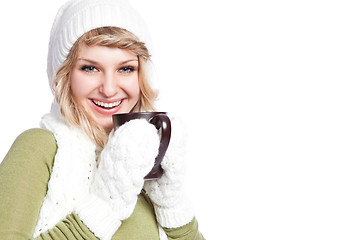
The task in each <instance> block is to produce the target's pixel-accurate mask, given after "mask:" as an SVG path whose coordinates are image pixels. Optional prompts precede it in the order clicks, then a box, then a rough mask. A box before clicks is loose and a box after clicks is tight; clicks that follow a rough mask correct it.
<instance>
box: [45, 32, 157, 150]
mask: <svg viewBox="0 0 360 240" xmlns="http://www.w3.org/2000/svg"><path fill="white" fill-rule="evenodd" d="M81 43H85V44H86V45H88V46H95V45H99V46H107V47H115V48H120V49H126V50H129V51H131V52H132V53H134V54H135V55H137V56H138V59H139V87H140V98H139V101H138V102H137V103H136V105H135V106H134V108H133V109H132V110H131V112H141V111H155V101H156V99H157V96H158V93H157V91H155V90H154V89H152V88H151V85H150V79H149V73H148V71H147V69H146V68H147V66H148V65H149V64H151V61H150V54H149V51H148V49H147V48H146V46H145V44H144V43H143V42H140V41H139V39H138V38H137V37H136V36H135V35H134V34H132V33H131V32H129V31H127V30H125V29H122V28H117V27H101V28H96V29H93V30H91V31H89V32H87V33H85V34H84V35H82V36H81V37H80V38H79V39H78V40H77V41H76V42H75V44H74V45H73V47H72V48H71V50H70V52H69V55H68V56H67V58H66V60H65V61H64V63H63V64H62V66H61V67H60V69H59V71H58V72H57V74H56V77H55V81H54V85H53V86H52V88H53V90H54V93H55V100H56V101H57V103H58V104H59V105H60V110H61V114H62V115H63V116H64V118H65V119H66V120H67V122H68V123H69V124H71V125H74V126H79V127H81V128H82V129H83V130H84V131H85V132H86V134H87V135H88V136H89V137H90V139H92V140H93V142H94V143H96V144H97V145H98V146H99V147H101V148H103V147H104V146H105V144H106V142H107V138H108V134H109V133H108V132H106V130H105V129H104V128H103V127H102V126H100V125H98V124H97V123H96V122H95V121H94V120H93V119H92V118H91V117H90V116H89V115H88V114H87V113H86V112H85V111H84V109H83V108H82V107H81V106H80V105H79V104H77V103H76V102H75V100H74V98H73V96H72V94H71V87H70V81H71V79H70V73H71V70H72V69H73V67H74V65H75V62H76V59H77V57H78V52H79V48H80V44H81Z"/></svg>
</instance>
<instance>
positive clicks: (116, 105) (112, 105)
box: [90, 99, 125, 115]
mask: <svg viewBox="0 0 360 240" xmlns="http://www.w3.org/2000/svg"><path fill="white" fill-rule="evenodd" d="M90 100H91V103H92V106H93V109H94V110H95V111H96V112H98V113H100V114H101V115H113V114H116V113H118V112H119V111H120V110H121V108H122V106H123V103H124V100H125V99H121V100H118V99H117V100H114V101H111V102H110V101H106V102H105V101H100V100H95V99H90Z"/></svg>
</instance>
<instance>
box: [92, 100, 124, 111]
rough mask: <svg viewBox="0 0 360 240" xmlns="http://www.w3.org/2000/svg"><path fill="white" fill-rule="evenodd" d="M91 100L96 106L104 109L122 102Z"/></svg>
mask: <svg viewBox="0 0 360 240" xmlns="http://www.w3.org/2000/svg"><path fill="white" fill-rule="evenodd" d="M92 102H93V103H94V104H95V105H96V106H98V107H102V108H105V109H112V108H115V107H117V106H119V105H120V104H121V103H122V100H120V101H116V102H101V101H97V100H94V99H92Z"/></svg>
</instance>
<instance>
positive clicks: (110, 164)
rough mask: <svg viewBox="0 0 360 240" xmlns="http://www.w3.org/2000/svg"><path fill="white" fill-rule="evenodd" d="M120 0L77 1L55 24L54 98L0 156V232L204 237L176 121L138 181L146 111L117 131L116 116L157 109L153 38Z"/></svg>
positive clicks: (147, 140) (155, 142)
mask: <svg viewBox="0 0 360 240" xmlns="http://www.w3.org/2000/svg"><path fill="white" fill-rule="evenodd" d="M144 26H145V25H144V23H143V22H142V19H141V18H140V17H139V16H138V14H137V13H136V12H135V11H134V10H133V9H132V7H131V6H130V5H129V4H128V3H127V2H126V1H124V0H74V1H70V2H67V3H66V4H65V5H64V6H63V7H61V8H60V10H59V12H58V14H57V16H56V19H55V21H54V24H53V28H52V31H51V37H50V43H49V55H48V77H49V81H50V85H51V87H52V90H53V92H54V96H55V101H54V103H53V106H52V109H51V112H50V113H49V114H47V115H45V116H44V117H43V119H42V121H41V127H42V128H41V129H31V130H28V131H26V132H24V133H23V134H21V135H20V136H19V137H18V138H17V140H16V141H15V142H14V144H13V146H12V147H11V149H10V151H9V153H8V154H7V155H6V157H5V159H4V160H3V162H2V163H1V165H0V236H1V239H29V238H36V239H98V238H99V239H203V237H202V235H201V234H200V233H199V231H198V227H197V221H196V219H195V217H194V213H193V210H192V209H191V206H190V204H189V203H188V201H187V200H186V197H185V196H184V194H183V192H182V190H181V186H182V182H183V176H182V165H183V164H182V163H183V161H184V160H183V158H184V151H183V150H184V144H183V139H182V137H181V134H180V133H181V132H182V131H181V126H180V124H178V123H177V121H176V120H174V119H173V120H172V129H173V132H172V139H171V143H170V145H169V148H168V151H167V153H166V155H165V157H164V160H163V162H162V167H163V169H164V175H163V176H162V177H161V178H160V179H158V180H151V181H144V177H145V176H146V175H147V173H148V172H149V171H150V170H151V168H152V166H153V163H154V159H155V157H156V155H157V151H158V146H159V137H158V133H157V131H156V129H155V127H154V126H153V125H151V124H149V123H147V122H146V121H145V120H132V121H130V122H128V123H126V124H124V125H123V126H121V127H120V128H119V129H118V130H116V131H113V130H112V129H113V123H112V115H113V114H115V113H127V112H137V111H153V110H155V107H154V103H155V100H156V97H157V93H156V91H155V90H154V89H153V88H152V87H151V79H150V74H149V71H150V68H151V67H150V66H151V64H150V53H149V50H148V45H149V38H148V34H147V30H146V28H145V27H144Z"/></svg>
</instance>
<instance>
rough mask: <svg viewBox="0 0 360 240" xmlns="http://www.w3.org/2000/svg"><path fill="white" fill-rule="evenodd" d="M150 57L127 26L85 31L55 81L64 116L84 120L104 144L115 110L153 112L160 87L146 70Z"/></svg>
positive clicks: (88, 131) (95, 137) (85, 127)
mask: <svg viewBox="0 0 360 240" xmlns="http://www.w3.org/2000/svg"><path fill="white" fill-rule="evenodd" d="M149 58H150V54H149V52H148V49H147V48H146V47H145V45H144V43H143V42H141V41H139V39H138V38H137V37H136V36H135V35H134V34H132V33H131V32H129V31H127V30H126V29H122V28H114V27H101V28H96V29H93V30H91V31H89V32H87V33H85V34H83V35H82V36H81V37H80V38H79V39H78V40H77V41H76V42H75V44H74V46H73V47H72V48H71V50H70V52H69V57H68V58H67V59H66V60H65V62H64V64H63V66H62V67H61V68H60V69H59V71H58V73H57V74H56V76H55V81H54V83H53V89H54V92H55V98H56V100H57V101H58V102H59V103H60V104H59V105H60V109H61V112H62V113H63V114H64V117H65V118H66V119H67V120H68V121H69V122H71V123H73V124H79V123H83V124H81V126H83V128H84V130H85V132H86V133H87V134H88V135H89V136H90V137H91V138H93V139H94V140H95V141H96V142H97V143H98V144H99V145H100V146H103V145H104V144H105V143H106V141H107V135H108V133H109V132H110V131H111V129H112V118H111V115H112V114H115V113H125V112H132V111H154V110H155V106H154V102H155V100H156V98H157V92H156V91H155V90H153V88H152V87H151V84H150V81H151V80H150V79H149V74H148V72H147V69H148V68H149V67H147V66H148V65H151V63H150V61H149ZM70 79H71V81H70ZM65 89H71V93H72V94H69V93H70V92H68V91H64V90H65ZM119 101H120V105H117V104H119ZM109 105H115V106H116V107H113V108H111V109H109ZM69 106H71V107H69ZM92 121H94V122H95V123H96V124H91V122H92Z"/></svg>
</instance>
